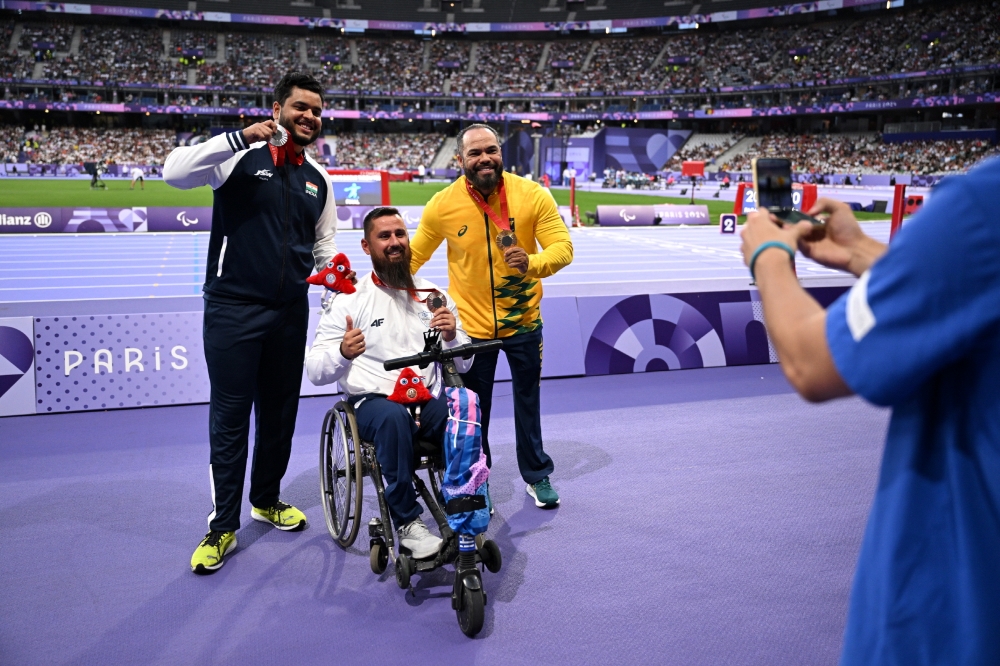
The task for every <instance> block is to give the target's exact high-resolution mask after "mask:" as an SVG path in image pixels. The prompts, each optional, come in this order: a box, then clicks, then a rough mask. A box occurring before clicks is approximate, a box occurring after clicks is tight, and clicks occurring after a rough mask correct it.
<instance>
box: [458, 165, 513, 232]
mask: <svg viewBox="0 0 1000 666" xmlns="http://www.w3.org/2000/svg"><path fill="white" fill-rule="evenodd" d="M465 189H466V190H468V191H469V196H470V197H472V200H473V201H475V202H476V205H477V206H479V209H480V210H482V211H483V212H484V213H486V214H487V215H488V216H489V218H490V219H491V220H493V224H495V225H497V228H499V229H502V230H503V231H510V216H509V210H508V209H507V191H506V190H505V189H504V186H503V176H500V185H499V187H498V189H499V194H500V217H497V214H496V213H495V212H494V211H493V209H492V208H490V205H489V204H488V203H486V199H484V198H483V195H482V194H480V192H479V190H477V189H476V188H474V187H473V186H472V183H470V182H469V179H468V178H466V179H465Z"/></svg>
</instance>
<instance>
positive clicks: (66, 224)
mask: <svg viewBox="0 0 1000 666" xmlns="http://www.w3.org/2000/svg"><path fill="white" fill-rule="evenodd" d="M211 228H212V209H211V208H210V207H190V208H180V207H173V206H169V207H168V206H156V207H152V206H151V207H146V206H136V207H133V208H87V207H78V208H56V207H52V208H48V207H39V208H0V234H11V233H30V234H37V233H102V232H107V233H135V232H145V231H208V230H210V229H211Z"/></svg>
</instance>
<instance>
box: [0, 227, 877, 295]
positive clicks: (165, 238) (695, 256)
mask: <svg viewBox="0 0 1000 666" xmlns="http://www.w3.org/2000/svg"><path fill="white" fill-rule="evenodd" d="M863 226H864V229H865V231H866V232H867V233H868V234H869V235H871V236H873V237H875V238H877V239H879V240H886V239H887V238H888V235H889V224H888V223H887V222H873V223H867V224H865V225H863ZM572 236H573V243H574V248H575V259H574V261H573V263H572V264H571V265H570V266H569V267H567V268H566V269H564V270H562V271H560V272H559V273H557V274H556V275H554V276H552V277H550V278H547V279H546V280H545V289H546V293H547V294H549V295H562V296H588V295H602V294H607V295H611V294H626V293H657V292H661V293H662V292H669V291H671V290H673V289H678V290H680V291H691V290H693V288H692V285H695V284H697V285H700V288H701V289H704V290H719V289H730V288H734V289H735V288H745V287H746V285H748V284H749V277H748V273H747V269H746V267H745V266H744V265H743V260H742V256H741V255H740V252H739V247H740V240H739V236H738V235H735V236H734V235H722V234H720V233H719V228H718V227H707V228H696V227H687V228H667V227H661V228H631V229H615V228H604V229H601V228H585V229H573V230H572ZM337 244H338V246H339V247H340V249H341V251H343V252H345V253H347V255H348V256H349V257H350V259H351V262H352V264H353V265H354V267H355V268H357V269H358V270H359V272H362V273H363V272H366V271H367V270H369V267H370V263H369V262H368V258H367V257H366V256H365V254H364V253H363V252H362V250H361V232H360V231H354V230H343V231H340V232H338V234H337ZM207 249H208V234H207V233H160V234H143V233H138V234H52V235H44V234H39V235H8V236H0V303H3V302H7V303H14V302H25V301H73V300H80V299H118V298H125V299H135V298H164V297H177V296H197V295H199V294H200V293H201V285H202V282H203V280H204V273H205V254H206V252H207ZM798 273H799V276H800V278H802V280H803V282H808V281H810V280H816V281H820V282H821V281H828V280H830V279H834V280H836V279H838V276H839V274H838V273H836V272H835V271H830V270H828V269H825V268H823V267H821V266H818V265H816V264H814V263H812V262H811V261H808V260H807V259H805V258H803V257H799V260H798ZM420 275H421V276H423V277H425V278H427V279H429V280H431V281H432V282H435V283H436V284H438V285H440V286H447V284H448V272H447V257H446V254H445V248H444V246H443V245H442V246H441V247H440V248H439V249H438V251H437V252H436V253H435V254H434V256H433V257H432V259H431V261H430V262H428V264H427V265H426V266H424V267H423V268H422V269H421V271H420ZM313 289H314V290H316V291H317V293H318V292H319V291H320V288H319V287H314V288H313Z"/></svg>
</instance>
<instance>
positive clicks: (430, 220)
mask: <svg viewBox="0 0 1000 666" xmlns="http://www.w3.org/2000/svg"><path fill="white" fill-rule="evenodd" d="M436 199H437V195H435V196H434V197H433V198H431V200H430V201H428V202H427V206H426V207H425V208H424V212H423V214H422V215H421V216H420V224H419V225H417V231H416V233H414V234H413V239H412V240H411V241H410V252H411V253H412V255H413V257H412V258H411V259H410V272H411V273H413V274H414V275H416V273H417V271H418V270H420V267H421V266H423V265H424V264H426V263H427V260H428V259H430V258H431V255H433V254H434V251H435V250H437V249H438V246H439V245H441V241H442V240H444V236H443V235H442V234H441V230H440V228H439V225H438V217H439V216H438V214H437V206H436V205H435V204H436Z"/></svg>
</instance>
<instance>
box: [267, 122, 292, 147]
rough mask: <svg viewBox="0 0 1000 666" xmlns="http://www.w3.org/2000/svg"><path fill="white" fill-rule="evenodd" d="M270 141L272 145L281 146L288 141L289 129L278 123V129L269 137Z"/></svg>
mask: <svg viewBox="0 0 1000 666" xmlns="http://www.w3.org/2000/svg"><path fill="white" fill-rule="evenodd" d="M268 143H270V144H271V145H272V146H276V147H278V148H281V147H282V146H283V145H285V144H286V143H288V130H286V129H285V128H284V127H282V126H281V125H278V131H277V132H275V133H274V134H273V135H272V136H271V138H270V139H268Z"/></svg>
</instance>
